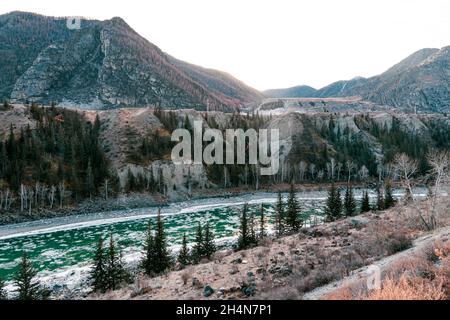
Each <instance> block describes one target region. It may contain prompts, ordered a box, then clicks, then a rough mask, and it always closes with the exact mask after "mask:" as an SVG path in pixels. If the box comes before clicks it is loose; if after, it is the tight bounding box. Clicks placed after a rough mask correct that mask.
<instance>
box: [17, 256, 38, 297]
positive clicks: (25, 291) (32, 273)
mask: <svg viewBox="0 0 450 320" xmlns="http://www.w3.org/2000/svg"><path fill="white" fill-rule="evenodd" d="M36 274H37V271H36V270H35V269H34V268H33V266H32V264H31V261H30V260H29V259H28V255H27V254H26V253H24V254H23V256H22V261H21V263H20V264H19V269H18V270H17V272H16V274H15V276H14V284H15V286H16V287H17V289H16V291H15V292H17V299H18V300H41V299H43V298H45V294H44V290H43V289H42V288H41V285H40V284H39V282H37V281H35V280H34V278H35V277H36Z"/></svg>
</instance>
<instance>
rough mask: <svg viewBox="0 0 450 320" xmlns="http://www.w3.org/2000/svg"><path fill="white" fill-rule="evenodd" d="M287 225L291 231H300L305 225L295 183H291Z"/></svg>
mask: <svg viewBox="0 0 450 320" xmlns="http://www.w3.org/2000/svg"><path fill="white" fill-rule="evenodd" d="M286 225H287V227H288V228H289V231H290V232H298V231H299V230H300V228H301V227H302V225H303V221H302V220H301V218H300V204H299V203H298V200H297V196H296V194H295V190H294V184H291V189H290V191H289V197H288V201H287V210H286Z"/></svg>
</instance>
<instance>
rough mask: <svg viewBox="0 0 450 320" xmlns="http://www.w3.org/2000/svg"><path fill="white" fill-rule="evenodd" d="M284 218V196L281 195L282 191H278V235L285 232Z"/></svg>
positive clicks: (276, 228) (276, 216)
mask: <svg viewBox="0 0 450 320" xmlns="http://www.w3.org/2000/svg"><path fill="white" fill-rule="evenodd" d="M284 219H285V217H284V203H283V196H282V195H281V192H278V200H277V204H276V206H275V231H276V235H277V237H281V236H282V235H283V234H284V232H285V227H284V223H285V222H284Z"/></svg>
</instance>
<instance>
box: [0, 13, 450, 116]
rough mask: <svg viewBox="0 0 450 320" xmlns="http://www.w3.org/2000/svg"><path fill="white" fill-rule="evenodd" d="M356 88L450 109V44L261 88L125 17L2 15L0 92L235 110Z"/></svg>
mask: <svg viewBox="0 0 450 320" xmlns="http://www.w3.org/2000/svg"><path fill="white" fill-rule="evenodd" d="M299 72H301V70H299ZM353 96H359V97H361V98H362V99H363V100H367V101H371V102H374V103H376V104H381V105H388V106H392V107H401V108H402V110H405V109H409V108H410V109H411V110H418V111H432V112H448V111H450V47H445V48H442V49H423V50H420V51H418V52H416V53H414V54H412V55H411V56H409V57H407V58H406V59H404V60H403V61H401V62H400V63H398V64H397V65H395V66H393V67H392V68H390V69H389V70H387V71H386V72H384V73H382V74H381V75H378V76H375V77H372V78H367V79H366V78H354V79H352V80H348V81H338V82H335V83H332V84H330V85H328V86H326V87H324V88H322V89H319V90H316V89H314V88H312V87H309V86H298V87H293V88H288V89H274V90H267V91H265V92H262V93H261V92H259V91H257V90H255V89H253V88H250V87H249V86H247V85H245V84H244V83H243V82H241V81H239V80H237V79H235V78H234V77H232V76H231V75H229V74H227V73H225V72H221V71H216V70H212V69H206V68H202V67H199V66H196V65H193V64H189V63H187V62H183V61H181V60H178V59H176V58H174V57H172V56H170V55H168V54H166V53H164V52H163V51H162V50H161V49H159V48H158V47H157V46H155V45H154V44H152V43H150V42H149V41H147V40H146V39H144V38H143V37H141V36H140V35H139V34H137V33H136V32H135V31H134V30H133V29H132V28H130V26H128V25H127V24H126V22H125V21H123V20H122V19H121V18H113V19H111V20H106V21H98V20H87V19H83V20H82V23H81V29H75V30H74V29H70V28H68V27H67V25H66V19H65V18H54V17H46V16H42V15H38V14H33V13H26V12H11V13H8V14H5V15H0V100H9V101H11V102H18V103H24V102H31V101H36V102H38V103H42V104H50V103H51V102H54V103H56V104H57V105H61V106H74V107H81V108H86V109H109V108H116V107H142V106H155V105H156V106H161V107H163V108H166V109H183V108H194V109H198V110H206V109H209V110H219V111H233V110H236V109H238V108H241V107H243V106H246V105H247V104H251V105H254V104H255V103H260V102H261V101H262V100H263V99H264V98H266V97H269V98H287V97H292V98H301V97H306V98H330V97H353Z"/></svg>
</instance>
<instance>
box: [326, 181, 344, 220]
mask: <svg viewBox="0 0 450 320" xmlns="http://www.w3.org/2000/svg"><path fill="white" fill-rule="evenodd" d="M341 213H342V200H341V192H340V191H339V189H337V188H336V187H335V186H334V184H333V185H331V188H330V190H329V191H328V198H327V202H326V208H325V216H326V220H327V221H329V222H330V221H336V220H338V219H339V218H340V217H341Z"/></svg>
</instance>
